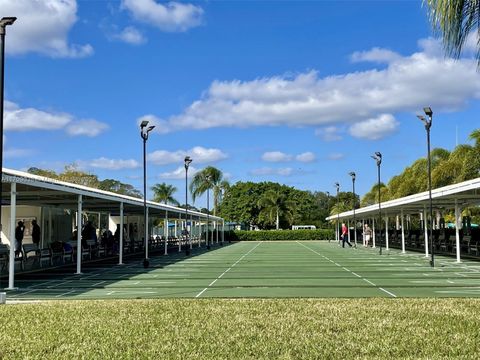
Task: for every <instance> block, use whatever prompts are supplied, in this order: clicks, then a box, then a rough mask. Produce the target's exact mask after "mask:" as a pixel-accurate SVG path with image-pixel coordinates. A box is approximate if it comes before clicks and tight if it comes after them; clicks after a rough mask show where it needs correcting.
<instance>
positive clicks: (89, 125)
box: [66, 120, 109, 137]
mask: <svg viewBox="0 0 480 360" xmlns="http://www.w3.org/2000/svg"><path fill="white" fill-rule="evenodd" d="M108 128H109V126H108V125H107V124H105V123H102V122H100V121H97V120H77V121H72V122H71V123H70V124H69V125H68V126H67V128H66V132H67V134H68V135H70V136H81V135H85V136H88V137H95V136H98V135H100V134H101V133H103V132H104V131H105V130H107V129H108Z"/></svg>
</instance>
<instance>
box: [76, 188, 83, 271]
mask: <svg viewBox="0 0 480 360" xmlns="http://www.w3.org/2000/svg"><path fill="white" fill-rule="evenodd" d="M82 201H83V200H82V195H78V209H77V272H76V273H75V274H77V275H80V274H81V273H82Z"/></svg>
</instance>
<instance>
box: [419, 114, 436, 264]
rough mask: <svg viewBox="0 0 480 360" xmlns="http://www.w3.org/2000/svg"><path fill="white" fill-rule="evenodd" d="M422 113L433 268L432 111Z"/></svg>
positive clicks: (432, 262)
mask: <svg viewBox="0 0 480 360" xmlns="http://www.w3.org/2000/svg"><path fill="white" fill-rule="evenodd" d="M423 111H424V112H425V115H427V117H426V118H425V116H423V115H418V116H417V117H418V118H419V119H420V120H421V121H422V122H423V123H424V124H425V130H426V131H427V157H428V200H429V202H430V239H429V240H430V254H431V256H432V257H431V259H430V266H431V267H435V257H434V251H435V248H434V246H433V205H432V164H431V159H430V128H431V127H432V117H433V111H432V109H431V108H430V107H424V108H423ZM427 223H428V222H427V219H425V226H427Z"/></svg>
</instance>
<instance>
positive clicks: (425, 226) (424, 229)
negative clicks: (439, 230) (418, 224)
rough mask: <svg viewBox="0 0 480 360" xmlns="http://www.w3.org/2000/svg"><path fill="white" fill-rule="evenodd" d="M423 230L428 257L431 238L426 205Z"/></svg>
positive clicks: (426, 255)
mask: <svg viewBox="0 0 480 360" xmlns="http://www.w3.org/2000/svg"><path fill="white" fill-rule="evenodd" d="M423 231H424V234H425V235H424V239H425V257H426V258H428V242H429V241H430V239H429V238H428V226H427V209H426V206H424V207H423Z"/></svg>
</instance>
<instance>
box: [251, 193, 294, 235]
mask: <svg viewBox="0 0 480 360" xmlns="http://www.w3.org/2000/svg"><path fill="white" fill-rule="evenodd" d="M258 206H259V207H260V208H261V212H263V213H264V214H265V215H266V217H267V219H268V220H269V221H271V222H272V223H273V221H275V228H276V229H277V230H278V229H279V228H280V216H285V217H286V218H287V219H288V221H289V222H291V221H292V219H293V211H294V209H295V202H294V201H292V200H288V199H287V198H286V196H285V194H282V193H280V192H279V191H275V190H268V191H266V192H265V193H264V194H263V196H262V197H261V198H260V199H259V200H258Z"/></svg>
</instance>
